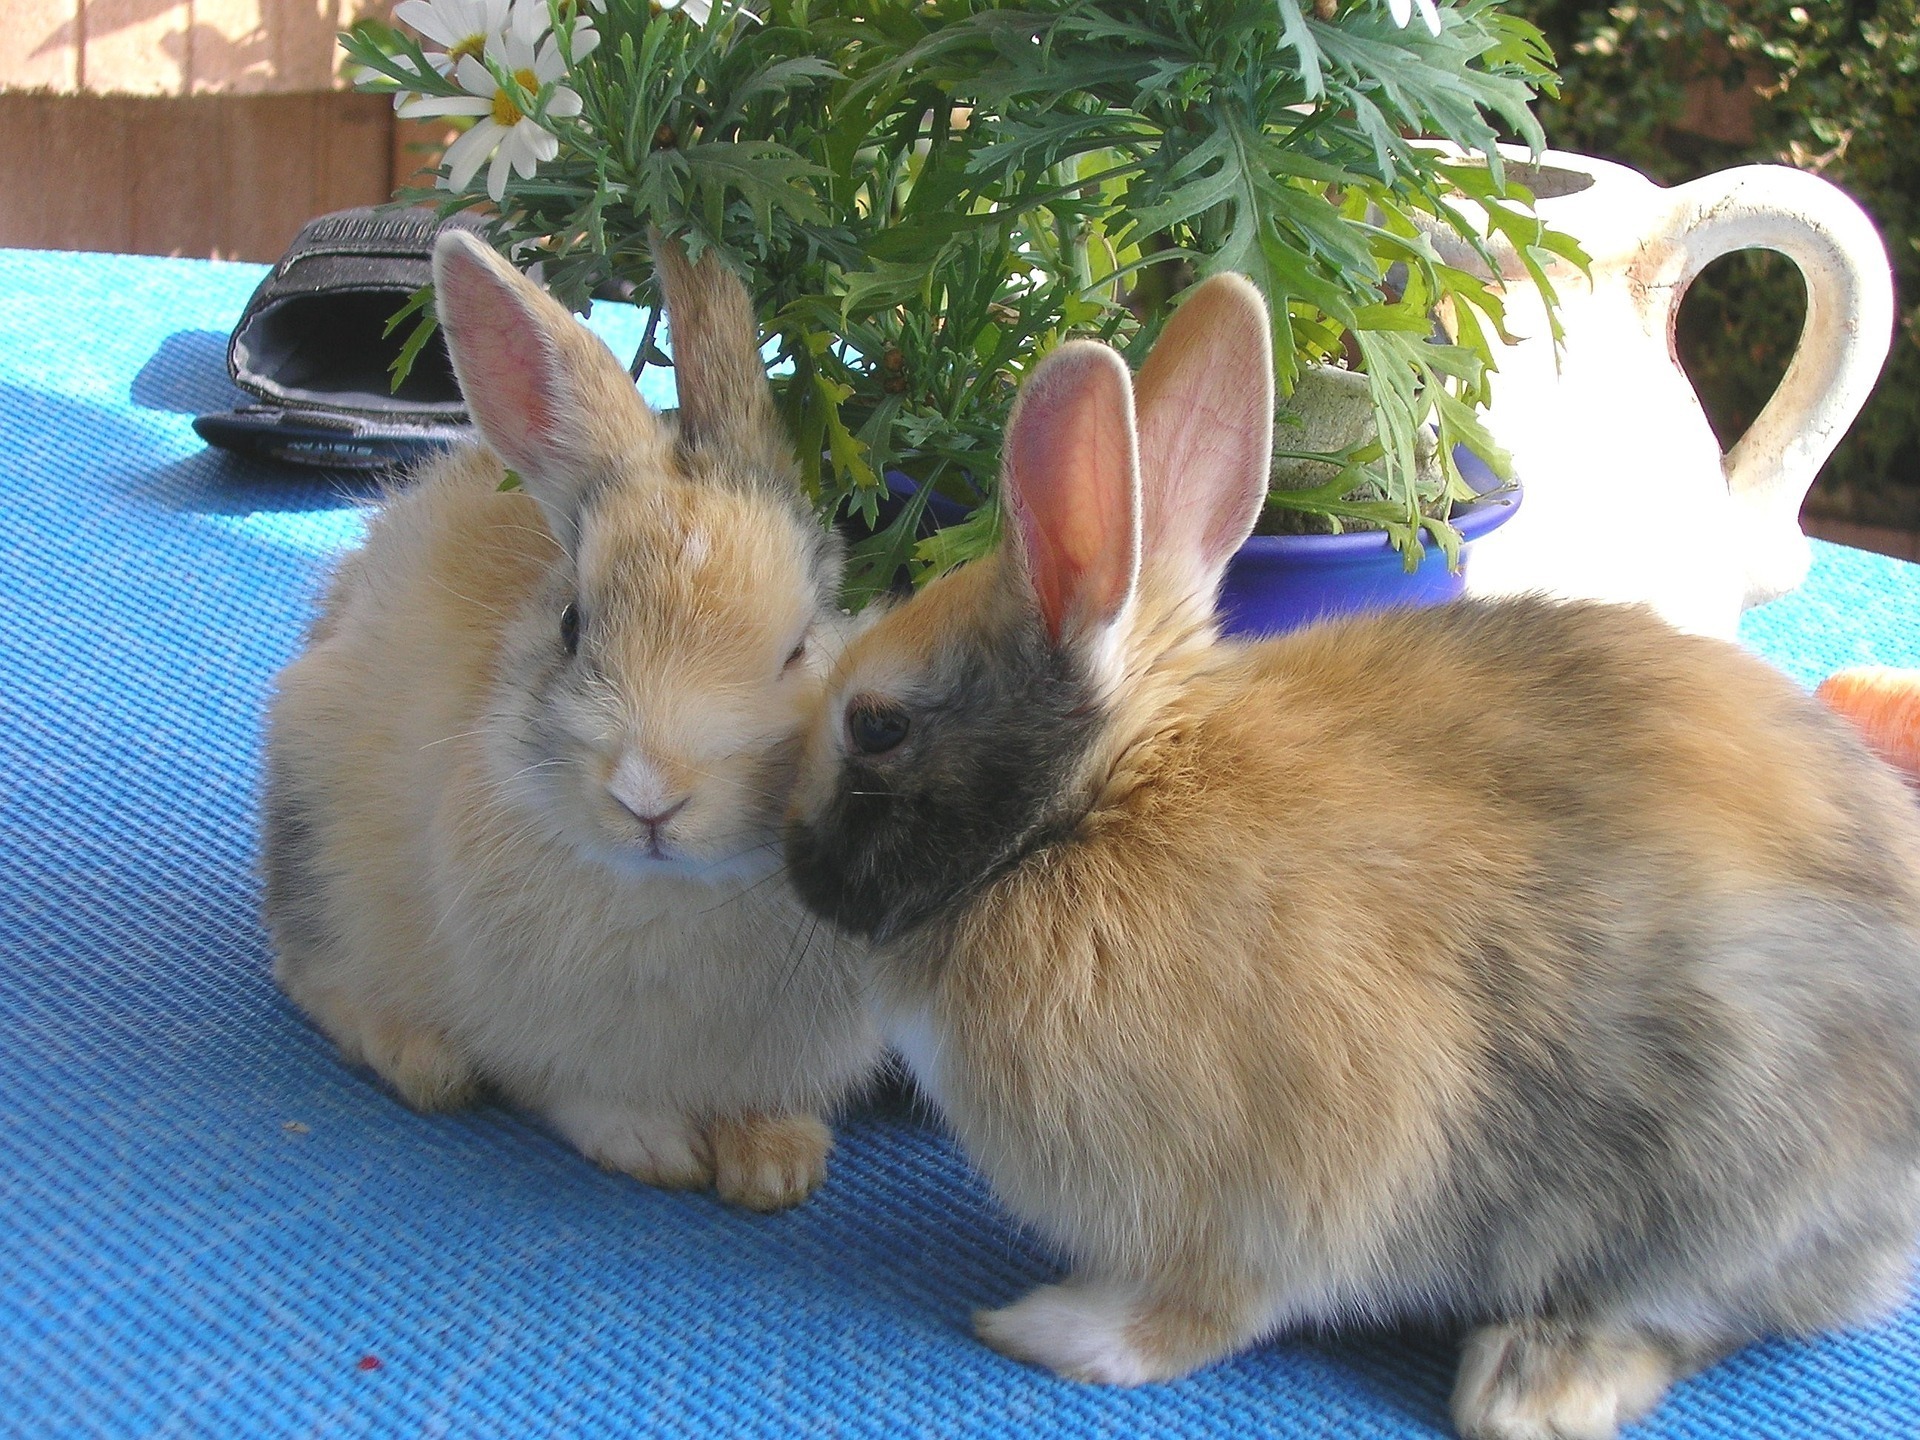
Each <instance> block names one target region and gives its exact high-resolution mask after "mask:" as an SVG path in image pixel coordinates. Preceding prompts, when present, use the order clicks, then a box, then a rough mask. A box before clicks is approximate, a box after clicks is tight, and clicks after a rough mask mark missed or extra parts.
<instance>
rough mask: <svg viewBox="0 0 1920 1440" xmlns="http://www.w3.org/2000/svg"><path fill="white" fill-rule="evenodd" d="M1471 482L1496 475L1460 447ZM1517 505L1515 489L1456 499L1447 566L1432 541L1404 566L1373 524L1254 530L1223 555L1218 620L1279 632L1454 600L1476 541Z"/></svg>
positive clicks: (1251, 630) (1243, 632) (1253, 632)
mask: <svg viewBox="0 0 1920 1440" xmlns="http://www.w3.org/2000/svg"><path fill="white" fill-rule="evenodd" d="M1456 459H1457V460H1458V462H1459V465H1460V472H1461V474H1462V475H1463V476H1464V477H1465V479H1466V481H1467V483H1468V484H1469V485H1472V486H1474V487H1475V488H1476V489H1481V490H1489V489H1492V488H1493V487H1494V486H1495V485H1497V484H1498V483H1499V482H1498V481H1497V480H1496V479H1495V478H1494V475H1493V473H1492V472H1491V471H1490V470H1488V469H1487V468H1486V467H1485V466H1484V465H1482V464H1481V463H1480V461H1479V459H1478V457H1476V456H1474V455H1471V454H1469V453H1467V452H1466V451H1464V450H1463V451H1457V452H1456ZM1519 507H1520V492H1519V490H1517V489H1515V490H1512V491H1509V492H1507V493H1506V494H1503V495H1500V496H1498V497H1495V498H1491V499H1486V500H1476V501H1473V502H1472V503H1470V504H1466V505H1460V506H1456V507H1455V508H1454V512H1453V524H1454V528H1455V529H1457V530H1458V531H1459V532H1460V538H1461V541H1462V544H1461V548H1460V569H1459V570H1458V571H1452V570H1449V569H1448V568H1447V557H1446V556H1445V555H1444V554H1442V553H1441V550H1440V547H1439V546H1438V545H1434V544H1432V543H1429V544H1428V545H1427V553H1426V554H1425V555H1424V556H1423V557H1422V558H1421V561H1420V564H1419V566H1418V567H1417V568H1415V569H1413V570H1411V571H1409V570H1408V569H1407V568H1406V562H1405V560H1403V559H1402V558H1401V555H1400V552H1399V551H1398V550H1396V549H1394V548H1393V544H1392V542H1391V541H1389V540H1388V539H1387V537H1386V535H1385V534H1384V533H1383V532H1381V531H1378V530H1361V531H1349V532H1348V533H1347V534H1345V535H1254V536H1251V537H1249V538H1248V539H1247V541H1246V542H1245V543H1244V544H1243V545H1241V547H1240V549H1239V550H1238V551H1236V552H1235V553H1234V557H1233V559H1232V560H1230V561H1228V562H1227V573H1226V577H1225V579H1224V580H1222V582H1221V585H1220V602H1219V610H1220V623H1221V628H1222V629H1223V630H1224V631H1225V632H1226V633H1227V634H1229V635H1238V636H1242V637H1245V638H1254V637H1258V636H1261V635H1278V634H1281V633H1283V632H1285V631H1288V630H1297V629H1299V628H1300V627H1301V626H1302V625H1311V624H1312V623H1313V622H1314V621H1316V620H1323V619H1326V618H1327V617H1328V616H1332V615H1350V614H1353V613H1355V612H1357V611H1362V610H1379V609H1385V608H1388V607H1392V606H1408V605H1439V604H1442V603H1444V602H1445V601H1448V600H1453V599H1457V598H1458V597H1459V596H1460V594H1461V593H1462V591H1463V590H1464V588H1465V586H1466V568H1467V565H1468V564H1469V563H1470V559H1471V555H1472V548H1473V541H1474V540H1476V539H1478V538H1479V537H1480V536H1482V535H1485V534H1486V533H1487V532H1488V531H1490V530H1492V529H1494V528H1495V527H1497V526H1499V525H1501V524H1503V523H1504V522H1505V521H1506V520H1507V518H1508V517H1509V516H1511V515H1512V514H1513V513H1514V511H1515V510H1517V509H1519Z"/></svg>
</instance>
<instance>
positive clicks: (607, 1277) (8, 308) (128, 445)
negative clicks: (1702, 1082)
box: [0, 252, 1920, 1440]
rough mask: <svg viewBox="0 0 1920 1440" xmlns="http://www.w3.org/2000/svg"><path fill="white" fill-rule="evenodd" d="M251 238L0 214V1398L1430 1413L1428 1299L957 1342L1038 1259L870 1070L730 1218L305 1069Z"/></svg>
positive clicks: (1734, 1363)
mask: <svg viewBox="0 0 1920 1440" xmlns="http://www.w3.org/2000/svg"><path fill="white" fill-rule="evenodd" d="M260 273H261V270H260V267H257V266H244V265H222V264H206V263H200V262H191V261H167V260H151V259H136V258H124V257H106V256H71V255H45V254H33V253H26V252H0V340H3V342H4V343H0V494H4V507H3V508H0V523H3V524H4V526H5V533H6V539H5V543H4V546H0V557H3V558H0V565H3V566H4V570H3V571H0V1027H3V1028H0V1432H4V1433H8V1434H21V1435H33V1436H41V1435H65V1434H75V1435H79V1434H97V1435H108V1436H134V1435H169V1436H237V1437H268V1436H279V1435H326V1436H370V1437H388V1436H402V1435H432V1436H450V1437H472V1436H493V1435H498V1436H516V1437H518V1436H541V1435H607V1434H663V1435H750V1434H764V1435H789V1434H803V1433H804V1434H836V1435H837V1434H845V1435H950V1434H951V1435H957V1434H967V1435H977V1434H1021V1435H1075V1436H1079V1435H1113V1436H1155V1437H1158V1436H1169V1437H1173V1436H1201V1435H1219V1436H1236V1437H1238V1436H1246V1435H1330V1436H1356V1437H1361V1436H1430V1435H1435V1434H1442V1433H1445V1403H1446V1394H1447V1390H1448V1385H1449V1381H1450V1375H1451V1368H1452V1356H1451V1349H1450V1347H1449V1346H1448V1345H1447V1344H1446V1343H1445V1342H1444V1341H1442V1340H1440V1339H1437V1338H1434V1337H1429V1336H1420V1335H1366V1336H1352V1337H1342V1338H1339V1339H1337V1340H1313V1339H1307V1340H1285V1341H1282V1342H1277V1343H1274V1344H1271V1345H1268V1346H1266V1347H1264V1348H1262V1349H1260V1350H1258V1351H1257V1352H1255V1353H1253V1354H1250V1355H1246V1356H1244V1357H1242V1358H1240V1359H1238V1360H1236V1361H1234V1362H1233V1363H1231V1364H1228V1365H1224V1366H1221V1367H1219V1368H1218V1369H1215V1370H1213V1371H1210V1372H1208V1373H1206V1374H1203V1375H1200V1376H1196V1377H1193V1378H1191V1379H1189V1380H1186V1381H1182V1382H1180V1383H1178V1384H1173V1385H1165V1386H1158V1387H1153V1388H1149V1389H1145V1390H1141V1391H1135V1392H1131V1393H1121V1392H1115V1391H1104V1390H1096V1389H1090V1388H1086V1387H1082V1386H1078V1385H1073V1384H1069V1383H1065V1382H1062V1381H1057V1380H1054V1379H1052V1378H1050V1377H1047V1376H1045V1375H1042V1374H1039V1373H1037V1372H1035V1371H1032V1370H1028V1369H1024V1368H1022V1367H1020V1366H1017V1365H1014V1364H1012V1363H1010V1362H1008V1361H1005V1360H1002V1359H1000V1358H998V1357H997V1356H994V1355H992V1354H990V1353H989V1352H987V1351H986V1350H984V1349H982V1348H981V1347H980V1346H978V1345H977V1344H975V1343H974V1341H973V1340H972V1339H971V1337H970V1335H969V1333H968V1329H967V1317H968V1313H969V1310H970V1309H971V1307H973V1306H975V1305H978V1304H996V1303H1001V1302H1004V1301H1006V1300H1008V1299H1011V1298H1012V1297H1014V1296H1015V1295H1017V1294H1019V1293H1020V1292H1021V1291H1023V1290H1025V1289H1026V1288H1028V1287H1029V1286H1031V1285H1033V1284H1035V1283H1038V1282H1040V1281H1042V1280H1045V1279H1047V1278H1048V1277H1049V1276H1050V1275H1051V1274H1052V1273H1053V1269H1052V1267H1051V1265H1050V1262H1049V1261H1048V1259H1047V1257H1046V1256H1045V1255H1044V1254H1042V1253H1041V1252H1040V1251H1039V1250H1038V1249H1036V1248H1035V1247H1034V1246H1033V1245H1032V1244H1030V1243H1029V1242H1028V1241H1027V1240H1026V1239H1024V1238H1023V1237H1022V1236H1021V1235H1020V1234H1018V1233H1017V1232H1016V1231H1015V1230H1014V1229H1013V1228H1012V1227H1011V1226H1010V1225H1009V1224H1008V1223H1007V1221H1006V1220H1005V1218H1004V1217H1003V1216H1002V1215H1000V1214H999V1213H998V1212H997V1211H996V1209H995V1208H994V1206H993V1204H992V1202H991V1200H990V1199H989V1198H988V1196H987V1195H986V1193H985V1191H984V1189H983V1187H982V1186H981V1185H980V1183H979V1182H978V1181H977V1180H976V1179H974V1178H973V1177H972V1176H970V1175H969V1173H968V1172H967V1171H966V1169H965V1168H964V1167H963V1166H962V1165H961V1164H960V1162H959V1160H958V1159H957V1157H956V1156H955V1154H954V1152H953V1150H952V1148H951V1147H950V1146H949V1145H948V1144H947V1143H946V1142H945V1141H944V1140H943V1139H942V1138H941V1137H940V1136H939V1135H938V1134H937V1133H936V1132H935V1131H934V1130H932V1129H931V1128H929V1127H927V1126H925V1125H923V1124H921V1123H919V1122H918V1121H917V1120H916V1119H915V1118H914V1117H913V1115H911V1114H910V1113H908V1111H907V1109H906V1107H905V1106H904V1104H903V1103H902V1102H901V1101H900V1100H898V1099H897V1098H893V1099H885V1098H883V1099H882V1100H880V1101H878V1102H876V1103H874V1104H872V1105H869V1106H867V1107H865V1108H863V1109H861V1110H860V1111H858V1112H857V1113H856V1114H854V1115H853V1116H852V1117H851V1118H850V1119H849V1121H848V1123H847V1124H846V1125H845V1126H844V1128H843V1131H842V1138H841V1144H840V1149H839V1151H838V1152H837V1154H836V1156H835V1160H834V1169H833V1173H832V1177H831V1178H830V1179H829V1181H828V1182H827V1185H826V1187H825V1188H824V1189H823V1190H822V1191H821V1193H820V1194H819V1195H818V1196H817V1197H816V1198H815V1199H814V1200H813V1201H812V1202H810V1203H809V1204H807V1205H806V1206H804V1207H803V1208H802V1209H800V1210H799V1211H797V1212H795V1213H792V1214H788V1215H784V1216H779V1217H775V1218H767V1219H762V1218H756V1217H751V1216H746V1215H742V1214H739V1213H737V1212H733V1211H729V1210H726V1209H724V1208H722V1207H721V1206H720V1205H719V1204H718V1203H717V1202H716V1201H714V1200H713V1199H712V1198H711V1197H708V1196H698V1195H692V1196H690V1195H670V1194H663V1193H658V1192H654V1191H650V1190H647V1189H645V1188H643V1187H642V1186H640V1185H638V1184H635V1183H633V1182H631V1181H629V1180H626V1179H624V1178H620V1177H616V1176H609V1175H605V1174H602V1173H600V1172H599V1171H598V1170H596V1169H595V1168H594V1167H593V1166H592V1165H590V1164H588V1163H587V1162H586V1161H584V1160H582V1159H580V1158H579V1157H578V1156H577V1155H575V1154H574V1153H572V1152H571V1151H570V1150H569V1149H567V1148H566V1147H565V1146H564V1145H562V1144H560V1143H559V1142H558V1141H556V1140H554V1139H553V1138H551V1137H550V1136H549V1135H547V1134H546V1133H544V1132H543V1131H542V1130H541V1129H540V1128H538V1127H537V1126H536V1125H534V1124H531V1123H530V1122H528V1121H527V1120H525V1119H524V1118H522V1117H520V1116H518V1115H515V1114H512V1113H508V1112H505V1111H502V1110H498V1109H481V1110H477V1111H473V1112H470V1113H467V1114H463V1115H455V1116H447V1117H435V1118H425V1117H421V1116H417V1115H413V1114H411V1113H409V1112H407V1111H406V1110H404V1109H403V1108H401V1107H400V1106H399V1105H398V1104H397V1103H396V1102H394V1101H393V1100H391V1099H389V1098H388V1097H387V1095H386V1094H385V1093H383V1092H382V1091H381V1090H380V1089H379V1088H378V1087H377V1086H376V1085H375V1084H374V1083H373V1082H372V1081H371V1080H370V1079H369V1078H368V1077H367V1076H365V1075H363V1074H358V1073H352V1072H349V1071H346V1070H344V1069H342V1068H341V1067H340V1065H339V1064H338V1063H337V1062H336V1061H335V1059H334V1057H333V1055H332V1053H331V1051H330V1049H329V1047H328V1046H327V1045H326V1044H325V1043H324V1042H322V1041H321V1039H320V1038H319V1037H318V1036H317V1035H316V1034H315V1033H314V1032H313V1031H311V1030H310V1029H309V1028H308V1027H307V1026H306V1025H305V1023H304V1022H303V1021H302V1020H301V1019H300V1017H299V1016H298V1015H297V1014H295V1013H294V1012H293V1011H292V1010H290V1009H289V1007H288V1006H287V1004H286V1003H285V1002H284V1001H283V1000H282V999H281V998H280V997H279V996H278V994H277V993H276V992H275V991H274V989H273V987H272V985H271V984H270V982H269V980H268V952H267V945H266V938H265V936H264V934H263V933H262V931H261V928H260V925H259V922H258V920H257V918H256V907H257V902H258V888H257V885H256V882H255V880H254V877H253V874H252V869H251V866H252V852H253V843H254V824H255V814H254V787H255V779H256V762H255V757H256V753H257V749H258V740H259V716H260V709H261V702H262V697H263V695H264V693H265V687H266V683H267V680H268V677H269V676H270V675H271V674H272V673H273V671H274V670H275V669H276V668H277V667H278V666H279V665H281V664H282V663H283V662H284V661H285V660H286V659H287V658H288V656H289V655H290V654H291V653H292V651H293V649H294V646H295V644H296V638H297V635H298V632H299V629H300V626H301V624H302V623H303V621H304V619H305V618H306V616H307V614H308V607H309V603H310V598H311V596H312V594H313V592H314V589H315V586H316V583H317V581H318V579H319V577H320V576H321V574H322V572H323V570H324V567H325V566H326V564H327V562H328V559H329V557H330V556H332V555H333V554H335V553H336V552H337V551H338V550H339V549H340V547H342V546H344V545H348V544H351V543H352V542H353V541H354V540H355V539H356V538H357V537H358V534H359V530H360V522H359V517H358V515H357V513H356V510H355V503H354V502H355V497H356V491H355V489H354V488H353V487H352V486H351V485H348V484H344V483H343V482H340V481H337V480H333V479H328V478H324V477H316V476H315V475H313V474H312V473H304V472H300V471H297V470H294V469H291V468H280V467H275V466H270V465H268V464H265V463H258V462H248V461H241V460H237V459H235V458H233V457H231V456H226V455H221V454H218V453H214V452H210V451H207V450H205V449H203V448H202V447H201V445H200V443H199V441H198V440H197V439H196V438H195V437H194V436H193V434H192V432H191V430H190V429H189V428H188V420H189V418H190V416H191V414H192V413H194V412H195V411H200V410H207V409H212V408H216V407H220V406H224V405H225V404H227V403H229V401H230V392H229V390H228V387H227V383H226V377H225V371H224V367H223V362H222V355H223V347H224V344H225V335H226V332H227V329H228V328H229V327H230V326H231V324H232V323H233V321H234V319H235V318H236V316H237V315H238V313H239V311H240V308H241V306H242V304H243V303H244V301H245V300H246V297H247V295H248V294H249V292H250V291H251V289H252V287H253V285H254V284H255V282H256V281H257V279H258V277H259V275H260ZM597 323H598V324H600V325H603V326H604V327H606V329H607V330H608V332H609V333H611V334H614V335H616V337H618V340H619V343H621V344H624V345H625V346H627V347H630V346H631V344H632V343H633V339H634V336H635V331H634V329H633V326H632V317H631V316H630V315H624V316H623V315H620V314H618V313H610V314H607V315H604V316H601V317H597ZM360 493H364V487H363V489H362V491H361V492H360ZM1916 617H1920V567H1913V566H1902V565H1899V564H1897V563H1895V562H1891V561H1882V560H1879V559H1876V558H1873V557H1868V556H1864V555H1860V554H1858V553H1855V552H1851V551H1843V550H1837V549H1834V548H1831V547H1824V546H1823V547H1820V548H1819V551H1818V561H1817V564H1816V568H1815V571H1814V576H1813V579H1812V581H1811V582H1810V583H1809V584H1808V586H1807V588H1806V589H1805V590H1804V591H1803V592H1801V593H1800V594H1798V595H1796V596H1794V597H1793V598H1791V599H1789V600H1786V601H1783V602H1780V603H1779V604H1776V605H1774V606H1771V607H1769V608H1767V609H1765V610H1762V611H1759V612H1756V613H1755V614H1754V615H1753V616H1751V617H1750V619H1749V625H1748V630H1747V634H1748V637H1749V639H1750V640H1751V642H1752V643H1753V644H1755V645H1756V646H1757V647H1759V648H1760V649H1761V650H1763V651H1764V652H1765V653H1767V654H1768V655H1770V656H1772V657H1773V658H1774V659H1775V660H1777V661H1778V662H1780V663H1781V664H1783V665H1784V666H1786V667H1787V668H1788V669H1789V670H1791V671H1792V672H1793V673H1794V674H1795V675H1796V676H1797V677H1798V678H1800V679H1801V680H1803V681H1807V682H1811V681H1813V680H1817V679H1818V678H1820V676H1822V675H1824V674H1825V673H1826V672H1827V671H1828V670H1830V669H1832V668H1834V667H1835V666H1837V665H1840V664H1846V663H1855V662H1860V661H1871V660H1878V661H1881V662H1883V663H1904V664H1920V633H1916ZM1640 1433H1642V1434H1644V1435H1645V1436H1647V1437H1649V1440H1651V1437H1656V1436H1666V1437H1677V1436H1695V1437H1697V1436H1709V1435H1711V1436H1725V1437H1729V1440H1731V1437H1740V1440H1753V1437H1762V1436H1778V1437H1808V1436H1842V1435H1859V1436H1892V1435H1913V1434H1920V1309H1916V1308H1909V1309H1908V1310H1907V1311H1906V1312H1905V1313H1904V1314H1903V1315H1902V1316H1901V1317H1900V1318H1899V1319H1898V1320H1897V1321H1896V1322H1894V1323H1892V1324H1889V1325H1886V1326H1883V1327H1880V1328H1877V1329H1874V1330H1870V1331H1866V1332H1862V1333H1859V1334H1853V1335H1846V1336H1838V1337H1833V1338H1828V1339H1824V1340H1821V1341H1818V1342H1816V1343H1811V1344H1798V1343H1791V1344H1790V1343H1775V1344H1768V1345H1763V1346H1759V1347H1755V1348H1754V1349H1752V1350H1749V1351H1747V1352H1745V1353H1743V1354H1741V1355H1739V1356H1736V1357H1735V1358H1734V1359H1732V1360H1731V1361H1729V1362H1727V1363H1726V1364H1724V1365H1721V1366H1719V1367H1717V1368H1716V1369H1714V1370H1713V1371H1711V1372H1710V1373H1708V1374H1706V1375H1703V1376H1701V1377H1698V1378H1697V1379H1694V1380H1692V1381H1689V1382H1688V1383H1686V1384H1684V1385H1682V1386H1681V1387H1680V1388H1679V1389H1678V1391H1677V1392H1676V1393H1675V1394H1674V1396H1673V1397H1672V1399H1671V1400H1670V1402H1669V1403H1668V1405H1667V1406H1666V1408H1665V1409H1664V1410H1662V1411H1661V1412H1660V1414H1659V1415H1658V1416H1657V1417H1656V1418H1655V1420H1653V1421H1652V1422H1651V1423H1649V1424H1648V1425H1647V1426H1645V1427H1644V1429H1643V1430H1642V1431H1641V1432H1640Z"/></svg>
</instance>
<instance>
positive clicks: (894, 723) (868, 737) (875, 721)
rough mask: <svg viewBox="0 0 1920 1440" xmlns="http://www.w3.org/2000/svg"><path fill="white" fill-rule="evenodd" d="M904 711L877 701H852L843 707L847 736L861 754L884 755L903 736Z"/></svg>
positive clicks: (904, 736) (906, 721)
mask: <svg viewBox="0 0 1920 1440" xmlns="http://www.w3.org/2000/svg"><path fill="white" fill-rule="evenodd" d="M908 728H909V722H908V719H907V712H906V711H904V710H902V709H901V708H900V707H899V706H898V705H888V704H885V703H883V702H880V701H877V700H856V701H854V702H853V704H851V705H849V706H848V707H847V738H848V739H850V740H851V741H852V742H853V748H854V749H856V750H858V751H859V752H860V753H861V754H862V755H884V754H886V753H887V752H888V751H889V750H892V749H895V748H897V747H898V746H899V744H900V742H901V741H902V740H905V739H906V738H907V730H908Z"/></svg>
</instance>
